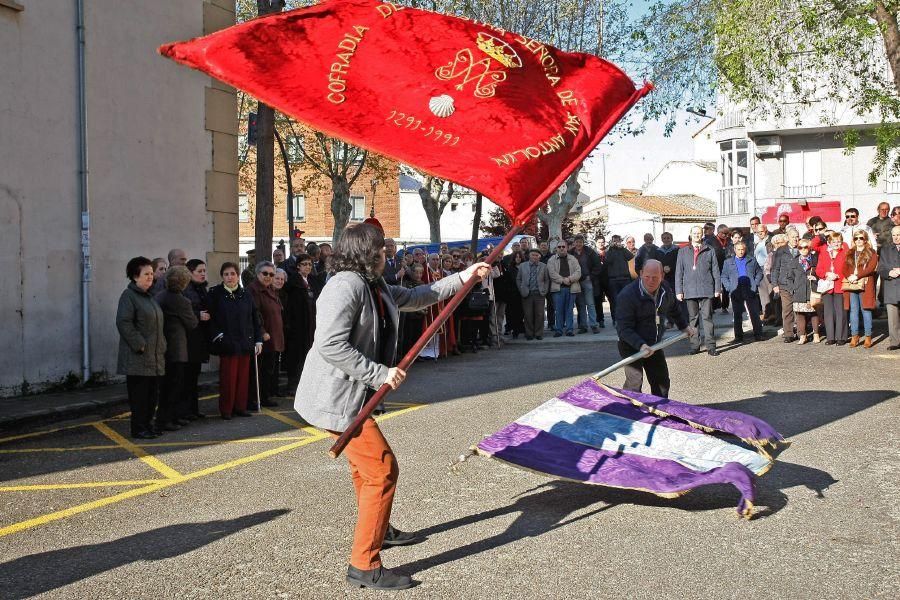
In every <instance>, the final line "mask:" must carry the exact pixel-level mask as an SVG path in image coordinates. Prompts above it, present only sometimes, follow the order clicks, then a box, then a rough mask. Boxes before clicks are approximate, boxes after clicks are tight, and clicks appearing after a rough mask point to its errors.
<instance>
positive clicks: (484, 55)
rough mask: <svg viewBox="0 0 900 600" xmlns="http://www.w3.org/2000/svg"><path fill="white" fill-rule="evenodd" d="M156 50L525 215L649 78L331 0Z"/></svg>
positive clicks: (494, 32)
mask: <svg viewBox="0 0 900 600" xmlns="http://www.w3.org/2000/svg"><path fill="white" fill-rule="evenodd" d="M160 53H161V54H163V55H164V56H167V57H170V58H172V59H174V60H177V61H178V62H181V63H184V64H186V65H188V66H191V67H193V68H196V69H199V70H201V71H203V72H205V73H208V74H210V75H212V76H213V77H216V78H217V79H220V80H222V81H224V82H226V83H228V84H231V85H233V86H235V87H237V88H240V89H241V90H244V91H246V92H247V93H249V94H251V95H253V96H255V97H257V98H259V99H260V100H262V101H263V102H265V103H266V104H269V105H270V106H273V107H275V108H276V109H278V110H280V111H281V112H283V113H285V114H287V115H290V116H291V117H294V118H295V119H297V120H298V121H300V122H302V123H305V124H307V125H309V126H310V127H312V128H313V129H317V130H319V131H322V132H324V133H326V134H328V135H330V136H333V137H336V138H340V139H343V140H346V141H348V142H350V143H353V144H356V145H358V146H361V147H363V148H367V149H369V150H372V151H374V152H377V153H379V154H383V155H385V156H388V157H391V158H394V159H396V160H398V161H401V162H404V163H407V164H410V165H412V166H415V167H418V168H420V169H422V170H423V171H426V172H429V173H432V174H434V175H436V176H438V177H441V178H444V179H449V180H451V181H454V182H456V183H458V184H460V185H463V186H465V187H467V188H470V189H473V190H476V191H479V192H481V193H483V194H484V195H485V196H486V197H488V198H490V199H491V200H492V201H493V202H495V203H496V204H498V205H500V206H502V207H503V208H504V209H506V211H507V212H508V213H509V214H510V216H511V217H512V218H513V220H514V221H517V222H521V221H524V220H527V218H528V217H529V216H530V215H531V214H533V213H534V211H535V210H537V208H538V207H539V206H540V205H541V204H542V202H543V201H545V200H546V198H547V197H548V196H549V195H550V194H551V193H553V192H554V191H555V190H556V189H558V188H559V187H560V186H561V185H562V183H563V182H564V181H565V179H566V177H568V176H569V175H570V174H571V173H572V171H574V170H575V169H576V168H578V166H579V165H580V164H581V163H582V162H583V161H584V159H585V158H587V155H588V154H589V153H590V151H591V150H592V149H593V148H594V147H596V145H597V144H599V143H600V140H602V139H603V137H604V136H605V135H606V134H607V133H608V132H609V130H610V129H611V128H612V127H613V126H614V125H615V124H616V122H618V121H619V119H621V118H622V116H623V115H624V114H625V113H626V112H627V111H628V109H629V108H631V107H632V106H633V105H634V103H635V102H637V101H638V100H639V99H640V98H641V97H642V96H643V95H645V94H646V93H647V92H649V91H650V89H651V86H650V85H646V86H644V87H643V88H642V89H640V90H637V89H635V86H634V84H633V83H632V82H631V80H630V79H629V78H628V76H626V75H625V74H624V73H623V72H622V71H621V70H620V69H619V68H617V67H616V66H615V65H613V64H611V63H609V62H607V61H604V60H601V59H599V58H597V57H594V56H590V55H586V54H574V53H566V52H561V51H559V50H557V49H555V48H552V47H550V46H546V45H544V44H542V43H540V42H539V41H537V40H532V39H529V38H527V37H523V36H520V35H517V34H515V33H513V32H508V31H504V30H502V29H500V28H497V27H494V26H491V25H488V24H484V23H478V22H474V21H471V20H466V19H462V18H457V17H451V16H447V15H442V14H438V13H433V12H428V11H424V10H418V9H411V8H406V7H403V6H397V5H395V4H392V3H390V2H376V1H374V0H330V1H327V2H323V3H321V4H318V5H315V6H312V7H310V8H304V9H298V10H295V11H290V12H286V13H281V14H276V15H271V16H268V17H264V18H260V19H256V20H253V21H249V22H247V23H243V24H240V25H235V26H234V27H230V28H228V29H225V30H223V31H219V32H216V33H213V34H211V35H208V36H205V37H202V38H197V39H195V40H191V41H188V42H182V43H174V44H167V45H164V46H162V47H161V48H160Z"/></svg>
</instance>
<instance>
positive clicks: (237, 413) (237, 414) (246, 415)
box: [234, 410, 253, 417]
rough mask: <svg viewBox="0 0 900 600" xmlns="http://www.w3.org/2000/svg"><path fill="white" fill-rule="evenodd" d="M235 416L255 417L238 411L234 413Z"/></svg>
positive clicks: (243, 411)
mask: <svg viewBox="0 0 900 600" xmlns="http://www.w3.org/2000/svg"><path fill="white" fill-rule="evenodd" d="M234 416H236V417H252V416H253V415H251V414H250V413H248V412H247V411H246V410H236V411H234Z"/></svg>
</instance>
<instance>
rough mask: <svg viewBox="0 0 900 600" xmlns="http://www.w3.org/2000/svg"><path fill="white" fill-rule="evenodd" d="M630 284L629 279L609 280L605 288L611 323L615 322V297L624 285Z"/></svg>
mask: <svg viewBox="0 0 900 600" xmlns="http://www.w3.org/2000/svg"><path fill="white" fill-rule="evenodd" d="M629 283H631V279H610V280H609V287H608V288H607V292H606V293H607V297H608V298H609V314H610V316H611V317H612V320H613V323H615V322H616V297H617V296H618V295H619V292H621V291H622V289H624V287H625V286H626V285H628V284H629Z"/></svg>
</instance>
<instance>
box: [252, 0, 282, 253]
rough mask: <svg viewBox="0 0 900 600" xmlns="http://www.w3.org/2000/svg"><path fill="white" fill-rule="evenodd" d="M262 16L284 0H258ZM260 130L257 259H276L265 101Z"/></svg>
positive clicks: (271, 125)
mask: <svg viewBox="0 0 900 600" xmlns="http://www.w3.org/2000/svg"><path fill="white" fill-rule="evenodd" d="M256 7H257V10H258V14H259V16H261V17H262V16H264V15H267V14H271V13H277V12H281V2H279V1H277V0H276V1H275V2H272V1H271V0H257V3H256ZM256 119H257V121H256V123H257V133H256V221H255V231H254V233H255V236H254V238H255V239H254V244H253V246H254V248H256V260H257V262H258V261H261V260H272V229H273V226H274V221H275V111H273V110H272V108H271V107H269V106H266V105H265V104H263V103H262V102H260V103H259V108H258V109H257V117H256Z"/></svg>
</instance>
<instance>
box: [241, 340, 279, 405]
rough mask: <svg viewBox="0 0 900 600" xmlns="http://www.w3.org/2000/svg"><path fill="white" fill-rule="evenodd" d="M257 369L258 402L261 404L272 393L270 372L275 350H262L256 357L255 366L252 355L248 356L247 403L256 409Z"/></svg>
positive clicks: (273, 367)
mask: <svg viewBox="0 0 900 600" xmlns="http://www.w3.org/2000/svg"><path fill="white" fill-rule="evenodd" d="M257 370H259V402H260V404H263V403H265V402H268V401H269V397H270V396H271V395H272V374H273V373H274V372H275V352H263V353H261V354H260V355H259V356H257V357H256V366H255V367H254V365H253V357H252V356H251V357H250V388H249V390H248V392H247V393H248V403H249V405H250V407H251V408H253V409H256V408H257V406H256V387H257V382H256V371H257Z"/></svg>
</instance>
